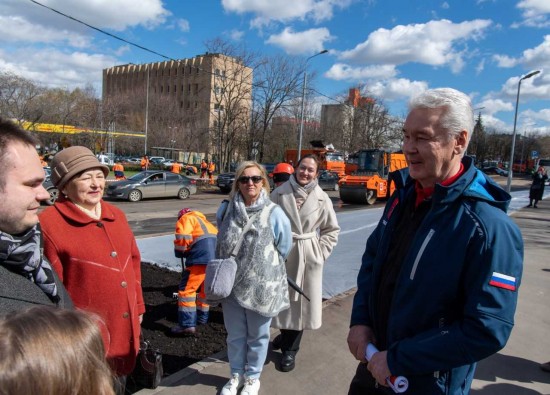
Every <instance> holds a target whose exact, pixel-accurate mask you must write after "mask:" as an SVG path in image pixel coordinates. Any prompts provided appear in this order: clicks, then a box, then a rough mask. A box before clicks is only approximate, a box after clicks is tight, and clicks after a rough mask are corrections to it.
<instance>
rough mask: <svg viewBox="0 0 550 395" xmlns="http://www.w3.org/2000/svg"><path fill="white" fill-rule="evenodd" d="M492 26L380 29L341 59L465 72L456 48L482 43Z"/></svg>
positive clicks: (440, 24)
mask: <svg viewBox="0 0 550 395" xmlns="http://www.w3.org/2000/svg"><path fill="white" fill-rule="evenodd" d="M491 23H492V22H491V21H490V20H482V19H477V20H473V21H469V22H462V23H453V22H451V21H448V20H445V19H443V20H439V21H430V22H428V23H425V24H414V25H406V26H404V25H399V26H396V27H394V28H393V29H391V30H388V29H378V30H376V31H374V32H373V33H371V34H370V35H369V37H368V39H367V40H366V41H364V42H363V43H361V44H359V45H357V46H356V47H355V48H354V49H352V50H349V51H344V52H343V53H342V54H341V58H342V59H343V60H348V61H349V62H352V63H371V64H372V63H377V64H395V65H397V64H403V63H407V62H417V63H423V64H428V65H432V66H442V65H447V64H448V65H450V66H451V67H452V69H453V70H454V71H455V72H456V71H458V70H460V69H461V68H462V66H463V61H462V54H461V52H460V51H459V50H457V49H455V47H454V45H458V44H460V43H463V42H465V41H467V40H478V39H480V38H481V37H482V35H483V33H484V31H485V30H486V29H487V28H488V27H489V26H490V25H491Z"/></svg>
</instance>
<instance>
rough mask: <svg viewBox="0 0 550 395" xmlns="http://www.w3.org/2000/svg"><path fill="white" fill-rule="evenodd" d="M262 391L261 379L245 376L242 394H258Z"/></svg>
mask: <svg viewBox="0 0 550 395" xmlns="http://www.w3.org/2000/svg"><path fill="white" fill-rule="evenodd" d="M259 391H260V379H251V378H250V377H247V378H245V380H244V388H243V390H242V391H241V395H258V392H259Z"/></svg>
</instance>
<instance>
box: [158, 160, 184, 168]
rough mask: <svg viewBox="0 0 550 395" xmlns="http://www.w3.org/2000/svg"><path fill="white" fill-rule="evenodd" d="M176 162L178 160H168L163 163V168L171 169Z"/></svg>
mask: <svg viewBox="0 0 550 395" xmlns="http://www.w3.org/2000/svg"><path fill="white" fill-rule="evenodd" d="M176 162H177V160H172V159H167V160H165V161H164V162H162V167H164V168H165V169H169V168H170V167H172V165H173V164H174V163H176ZM180 163H181V162H180Z"/></svg>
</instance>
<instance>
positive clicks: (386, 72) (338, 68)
mask: <svg viewBox="0 0 550 395" xmlns="http://www.w3.org/2000/svg"><path fill="white" fill-rule="evenodd" d="M324 75H325V77H327V78H330V79H333V80H336V81H359V82H361V81H364V80H368V79H388V78H392V77H395V76H396V75H397V71H396V70H395V67H394V66H391V65H383V66H368V67H352V66H349V65H347V64H344V63H336V64H334V65H333V66H332V67H331V68H330V69H329V71H327V72H326V73H325V74H324Z"/></svg>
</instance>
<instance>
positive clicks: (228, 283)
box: [204, 212, 260, 301]
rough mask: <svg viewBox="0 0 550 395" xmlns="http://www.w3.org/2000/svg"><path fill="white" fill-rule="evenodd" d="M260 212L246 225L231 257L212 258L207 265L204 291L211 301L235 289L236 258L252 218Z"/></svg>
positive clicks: (226, 295) (221, 297)
mask: <svg viewBox="0 0 550 395" xmlns="http://www.w3.org/2000/svg"><path fill="white" fill-rule="evenodd" d="M258 214H260V213H259V212H258V213H256V214H254V215H253V216H252V217H250V219H249V220H248V222H247V223H246V226H245V227H244V229H243V231H242V233H241V236H240V237H239V240H238V241H237V244H236V245H235V248H233V251H231V255H230V256H229V258H225V259H212V260H211V261H210V262H208V265H206V273H205V277H204V293H205V294H206V299H207V300H210V301H219V300H221V299H225V298H227V297H228V296H229V295H230V294H231V291H232V290H233V285H234V284H235V275H236V274H237V261H235V258H236V257H237V254H238V253H239V250H240V249H241V245H242V243H243V240H244V235H245V234H246V232H248V230H249V229H250V227H251V226H252V220H253V219H254V218H256V216H257V215H258Z"/></svg>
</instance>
